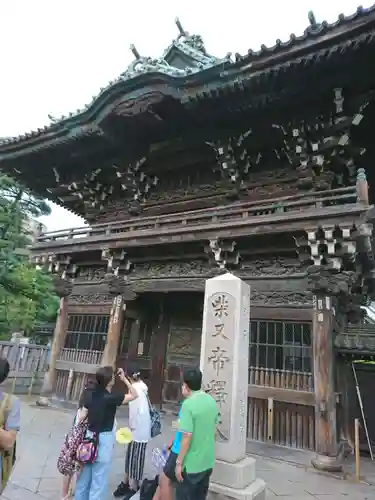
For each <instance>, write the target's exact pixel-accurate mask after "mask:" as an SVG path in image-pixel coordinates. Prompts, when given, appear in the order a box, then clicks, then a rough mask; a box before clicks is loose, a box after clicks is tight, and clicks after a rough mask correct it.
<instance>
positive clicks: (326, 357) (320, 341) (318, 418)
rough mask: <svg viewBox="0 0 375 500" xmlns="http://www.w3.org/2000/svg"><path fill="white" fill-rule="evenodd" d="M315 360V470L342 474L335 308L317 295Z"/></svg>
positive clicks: (314, 327) (315, 298) (314, 320)
mask: <svg viewBox="0 0 375 500" xmlns="http://www.w3.org/2000/svg"><path fill="white" fill-rule="evenodd" d="M313 300H314V302H313V361H314V390H315V442H316V451H317V456H316V458H315V459H314V460H313V461H312V463H313V465H314V467H316V468H317V469H320V470H325V471H331V472H333V471H339V470H341V468H342V466H341V465H340V464H339V463H338V461H337V429H336V427H337V423H336V392H335V372H334V351H333V328H332V327H333V309H332V301H331V297H329V296H325V295H323V294H321V295H314V299H313Z"/></svg>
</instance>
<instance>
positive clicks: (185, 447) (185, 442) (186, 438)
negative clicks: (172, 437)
mask: <svg viewBox="0 0 375 500" xmlns="http://www.w3.org/2000/svg"><path fill="white" fill-rule="evenodd" d="M191 437H192V434H187V433H185V432H184V433H183V434H182V439H181V445H180V453H179V454H178V458H177V463H178V464H181V465H182V464H183V463H184V458H185V456H186V454H187V452H188V451H189V448H190V443H191Z"/></svg>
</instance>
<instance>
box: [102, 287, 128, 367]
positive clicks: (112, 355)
mask: <svg viewBox="0 0 375 500" xmlns="http://www.w3.org/2000/svg"><path fill="white" fill-rule="evenodd" d="M125 307H126V306H125V303H124V298H123V296H122V295H121V294H119V295H116V296H115V298H114V299H113V304H112V309H111V315H110V318H109V326H108V334H107V342H106V345H105V348H104V351H103V356H102V360H101V365H102V366H108V365H110V366H115V364H116V358H117V352H118V347H119V344H120V336H121V331H122V325H123V323H124V312H125Z"/></svg>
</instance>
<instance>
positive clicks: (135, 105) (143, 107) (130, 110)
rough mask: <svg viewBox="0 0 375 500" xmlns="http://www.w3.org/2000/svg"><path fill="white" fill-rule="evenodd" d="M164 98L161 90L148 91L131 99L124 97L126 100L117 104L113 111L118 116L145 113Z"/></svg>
mask: <svg viewBox="0 0 375 500" xmlns="http://www.w3.org/2000/svg"><path fill="white" fill-rule="evenodd" d="M163 99H165V95H164V94H163V93H162V92H156V91H154V90H153V91H150V92H145V93H144V94H143V95H137V96H135V97H134V98H133V99H129V97H128V96H127V97H126V101H124V102H122V103H120V104H118V105H117V106H116V107H115V109H114V110H113V112H114V113H115V114H116V115H118V116H133V115H138V114H140V113H145V112H146V111H148V110H149V109H150V108H152V106H154V105H155V104H159V103H160V102H162V101H163Z"/></svg>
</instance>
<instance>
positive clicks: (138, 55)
mask: <svg viewBox="0 0 375 500" xmlns="http://www.w3.org/2000/svg"><path fill="white" fill-rule="evenodd" d="M129 48H130V50H131V51H132V53H133V56H134V57H135V59H136V61H139V59H142V56H141V54H140V53H139V52H138V50H137V49H136V46H135V45H134V43H132V44H131V45H130V47H129Z"/></svg>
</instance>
